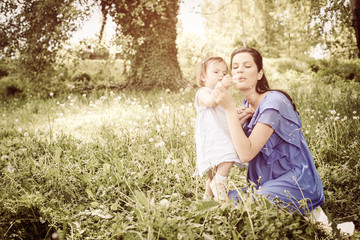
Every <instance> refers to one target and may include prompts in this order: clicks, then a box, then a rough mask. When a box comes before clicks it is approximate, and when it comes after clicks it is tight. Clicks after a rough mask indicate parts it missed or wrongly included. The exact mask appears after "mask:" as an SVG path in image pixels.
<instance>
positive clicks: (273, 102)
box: [260, 90, 293, 110]
mask: <svg viewBox="0 0 360 240" xmlns="http://www.w3.org/2000/svg"><path fill="white" fill-rule="evenodd" d="M260 106H261V108H263V109H264V108H275V109H277V110H281V109H283V108H288V107H291V108H293V107H292V104H291V102H290V101H289V99H288V98H287V97H286V96H285V95H284V94H283V93H282V92H279V91H276V90H272V91H269V92H268V93H267V94H266V96H265V97H264V99H263V101H262V102H261V104H260Z"/></svg>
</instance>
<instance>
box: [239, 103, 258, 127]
mask: <svg viewBox="0 0 360 240" xmlns="http://www.w3.org/2000/svg"><path fill="white" fill-rule="evenodd" d="M254 112H255V110H254V109H253V108H247V107H239V108H238V109H237V113H238V118H239V121H240V124H241V126H242V125H244V123H245V121H246V120H248V119H249V118H252V116H253V115H254Z"/></svg>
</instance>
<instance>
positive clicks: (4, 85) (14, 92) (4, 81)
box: [0, 77, 23, 99]
mask: <svg viewBox="0 0 360 240" xmlns="http://www.w3.org/2000/svg"><path fill="white" fill-rule="evenodd" d="M22 92H23V88H22V84H21V82H20V80H19V79H18V78H14V77H4V78H1V79H0V95H1V96H2V98H3V99H6V98H8V97H20V96H21V95H22Z"/></svg>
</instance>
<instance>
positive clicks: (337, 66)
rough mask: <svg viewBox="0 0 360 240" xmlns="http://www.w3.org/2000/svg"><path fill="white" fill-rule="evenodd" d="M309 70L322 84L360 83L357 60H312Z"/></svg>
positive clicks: (359, 70) (359, 66) (359, 69)
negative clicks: (339, 82)
mask: <svg viewBox="0 0 360 240" xmlns="http://www.w3.org/2000/svg"><path fill="white" fill-rule="evenodd" d="M308 64H309V69H310V70H311V71H312V72H314V73H316V76H317V77H318V78H319V79H321V80H322V81H323V82H324V83H327V84H331V83H335V82H338V81H355V82H359V83H360V61H358V60H342V61H339V60H337V59H332V60H325V59H321V60H313V61H309V62H308Z"/></svg>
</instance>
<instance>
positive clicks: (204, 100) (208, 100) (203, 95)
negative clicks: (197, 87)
mask: <svg viewBox="0 0 360 240" xmlns="http://www.w3.org/2000/svg"><path fill="white" fill-rule="evenodd" d="M198 101H199V105H200V106H202V107H203V106H206V107H209V108H214V107H216V106H217V105H218V104H217V103H216V102H215V99H214V98H213V96H212V95H211V93H209V92H208V91H206V90H205V89H203V90H201V91H200V92H199V95H198Z"/></svg>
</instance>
